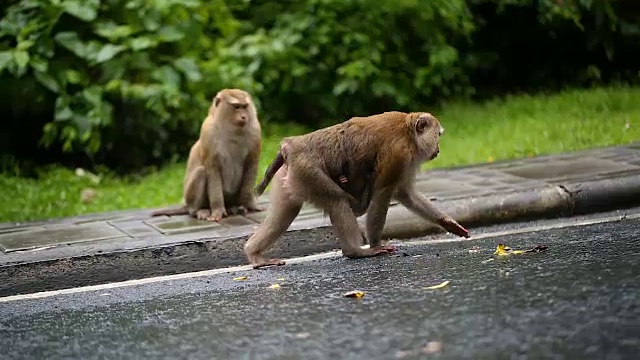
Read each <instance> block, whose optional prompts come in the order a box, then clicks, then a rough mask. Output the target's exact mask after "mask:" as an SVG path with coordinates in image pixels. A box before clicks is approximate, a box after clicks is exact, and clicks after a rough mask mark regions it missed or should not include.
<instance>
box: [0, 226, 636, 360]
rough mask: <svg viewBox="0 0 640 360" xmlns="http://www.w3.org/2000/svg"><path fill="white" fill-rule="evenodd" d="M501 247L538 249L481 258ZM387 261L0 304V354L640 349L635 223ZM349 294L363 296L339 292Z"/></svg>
mask: <svg viewBox="0 0 640 360" xmlns="http://www.w3.org/2000/svg"><path fill="white" fill-rule="evenodd" d="M500 242H503V243H506V244H508V245H510V246H512V247H513V248H517V249H526V248H528V247H532V246H534V245H536V244H541V243H542V244H546V245H548V247H549V251H548V252H546V253H539V254H525V255H511V256H506V257H496V256H493V255H491V253H492V252H493V250H494V249H495V246H496V244H497V243H500ZM475 246H477V247H479V251H478V252H469V250H472V249H473V248H474V247H475ZM400 252H404V253H405V255H407V256H395V257H390V256H387V257H378V258H372V259H365V260H355V261H354V260H347V259H344V258H333V259H326V260H319V261H313V262H307V263H301V264H290V265H287V266H284V267H278V268H270V269H266V270H263V271H243V272H238V273H226V274H218V275H212V276H206V277H197V278H192V279H183V280H174V281H167V282H161V283H154V284H147V285H138V286H134V287H126V288H118V289H110V290H100V291H94V292H85V293H78V294H71V295H59V296H53V297H49V298H43V299H33V300H19V301H12V302H6V303H0V349H1V352H0V357H1V358H3V359H45V358H46V359H54V358H56V359H57V358H82V359H89V358H118V359H121V358H172V359H174V358H175V359H185V358H189V359H212V358H215V359H236V358H246V359H302V358H304V359H330V358H334V359H396V358H404V359H413V358H424V357H425V356H427V355H426V354H425V353H428V352H434V351H435V353H436V356H437V357H440V358H473V359H503V358H504V359H506V358H546V359H551V358H557V359H567V358H570V359H580V358H585V359H632V358H636V356H637V353H638V352H639V351H640V220H638V219H635V220H624V221H621V222H613V223H605V224H596V225H589V226H581V227H572V228H563V229H556V230H546V231H537V232H530V233H525V234H516V235H508V236H501V237H495V238H487V239H482V240H476V241H470V242H451V243H443V244H437V245H434V244H432V245H420V246H402V247H401V248H400ZM492 258H493V259H494V260H493V261H489V262H486V260H488V259H492ZM243 275H246V276H248V279H247V280H244V281H234V280H232V279H233V277H237V276H243ZM279 278H283V279H284V280H278V279H279ZM445 280H449V281H450V283H449V285H448V286H446V287H444V288H441V289H436V290H426V289H423V287H425V286H430V285H435V284H438V283H441V282H442V281H445ZM274 283H279V284H280V285H281V287H280V288H279V289H271V288H268V287H269V286H270V285H272V284H274ZM356 289H359V290H363V291H365V293H366V295H365V297H363V298H361V299H351V298H344V297H343V296H342V295H343V293H344V292H346V291H350V290H356ZM430 342H431V345H430V346H427V344H428V343H430ZM434 344H435V345H439V346H435V345H434ZM438 347H440V350H439V351H438Z"/></svg>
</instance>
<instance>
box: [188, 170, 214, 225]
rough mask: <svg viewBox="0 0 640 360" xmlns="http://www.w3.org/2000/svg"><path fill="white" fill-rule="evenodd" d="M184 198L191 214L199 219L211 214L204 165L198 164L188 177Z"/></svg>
mask: <svg viewBox="0 0 640 360" xmlns="http://www.w3.org/2000/svg"><path fill="white" fill-rule="evenodd" d="M184 200H185V203H186V205H187V208H188V209H189V215H190V216H191V217H194V218H197V219H198V220H206V219H207V218H208V217H209V216H211V211H210V210H209V205H208V198H207V174H206V171H205V168H204V166H198V167H196V168H195V169H193V171H191V174H189V177H188V178H187V181H186V184H185V191H184Z"/></svg>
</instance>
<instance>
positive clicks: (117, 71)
mask: <svg viewBox="0 0 640 360" xmlns="http://www.w3.org/2000/svg"><path fill="white" fill-rule="evenodd" d="M221 9H224V2H223V1H213V2H207V4H204V3H203V2H200V1H193V0H165V1H143V0H130V1H122V0H110V1H99V0H64V1H61V0H58V1H49V0H28V1H20V2H17V3H16V4H14V5H12V6H10V7H9V8H8V9H7V10H6V15H5V16H4V18H3V19H2V21H0V37H1V38H2V39H3V41H2V45H1V48H0V70H1V71H2V77H1V78H2V81H3V83H5V81H9V82H8V84H11V85H10V86H2V90H3V95H5V96H4V97H3V98H4V99H10V100H9V101H6V100H5V101H3V103H2V108H3V109H2V110H5V111H6V110H10V111H11V112H12V113H13V114H14V117H13V119H12V121H14V122H18V121H19V123H14V124H13V125H14V130H17V131H20V130H22V129H24V128H25V127H33V126H37V127H39V128H41V129H42V133H41V138H40V143H41V144H42V145H44V147H45V148H46V147H50V146H51V145H54V144H55V145H56V146H58V147H60V148H61V149H62V151H63V152H65V153H76V154H77V153H85V154H86V155H88V156H89V157H90V158H93V160H94V161H96V160H97V161H107V162H109V163H111V164H118V165H120V166H124V167H137V166H140V165H144V164H146V163H148V162H151V161H153V160H156V159H160V158H166V157H170V156H171V154H172V153H176V152H183V151H184V147H185V140H186V139H190V138H191V137H192V135H193V133H194V132H195V131H196V130H197V128H198V126H199V121H200V120H201V118H202V116H203V114H204V113H205V111H206V108H207V105H208V104H207V103H208V98H210V97H211V96H212V95H213V94H215V88H216V87H218V86H219V84H216V79H211V78H207V79H206V80H207V81H208V82H207V81H203V80H204V77H203V74H202V72H201V71H200V67H199V65H198V63H197V61H196V59H199V58H200V57H203V56H207V55H208V54H207V52H206V51H204V50H203V49H207V48H212V47H214V43H215V41H214V40H212V39H214V38H213V36H212V37H208V36H203V34H205V33H207V32H213V31H216V30H218V31H217V32H218V33H217V34H216V33H212V34H211V35H216V36H219V35H220V34H225V33H224V31H229V30H230V29H231V30H233V28H234V27H235V26H236V25H235V22H233V21H225V20H226V19H225V18H224V16H223V15H224V12H223V11H221ZM221 14H222V15H221ZM215 20H218V21H215ZM220 20H221V21H220ZM212 23H213V24H216V26H221V27H222V28H215V27H213V28H212V26H211V24H212ZM223 30H224V31H223ZM203 83H205V84H206V86H202V84H203ZM34 115H35V116H34ZM13 136H15V133H14V134H8V136H7V139H6V140H7V143H10V142H11V139H10V137H13ZM29 140H30V141H33V140H34V139H33V138H32V139H29ZM36 140H37V139H36ZM29 145H30V146H33V145H35V144H33V143H31V144H29Z"/></svg>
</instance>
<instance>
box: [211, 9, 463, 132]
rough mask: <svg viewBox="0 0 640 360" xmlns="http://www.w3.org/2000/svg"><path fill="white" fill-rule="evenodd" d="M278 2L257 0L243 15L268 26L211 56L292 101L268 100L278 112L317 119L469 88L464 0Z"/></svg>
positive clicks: (251, 83) (265, 92)
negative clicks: (280, 5) (280, 7)
mask: <svg viewBox="0 0 640 360" xmlns="http://www.w3.org/2000/svg"><path fill="white" fill-rule="evenodd" d="M272 3H273V2H272V1H253V2H252V6H253V7H252V11H251V13H250V16H249V17H248V18H246V20H248V22H250V23H256V24H264V26H260V27H257V28H251V29H250V30H249V31H247V32H245V33H244V34H243V35H242V36H239V37H237V38H234V39H232V40H231V41H229V47H227V48H226V49H224V50H223V51H221V53H220V58H218V59H216V60H215V61H217V62H219V63H217V66H219V67H221V68H222V69H224V70H223V71H221V73H227V74H231V76H234V77H237V78H240V79H241V80H239V81H240V83H242V84H243V85H244V86H246V87H248V88H250V89H252V90H253V91H254V92H255V93H256V94H258V95H259V96H260V97H261V98H263V99H274V98H276V99H283V100H286V101H272V102H270V103H269V106H268V109H269V112H270V114H272V115H273V117H274V118H286V119H292V120H297V121H304V122H305V123H308V124H311V125H314V126H317V125H319V123H320V122H321V121H322V120H323V119H325V118H330V119H344V118H347V117H349V116H352V115H355V114H367V113H372V112H376V111H384V110H386V109H388V108H389V107H400V108H405V109H406V108H409V107H411V106H412V105H413V104H415V103H416V102H417V103H422V102H426V101H427V100H428V99H430V98H434V97H440V96H445V97H448V96H454V95H458V96H466V95H469V94H470V92H471V91H472V88H471V87H470V86H469V83H468V79H467V75H466V73H465V69H466V67H467V66H466V64H467V62H469V60H470V59H469V57H468V56H460V54H459V52H458V50H457V49H456V46H458V45H460V44H465V43H467V42H468V41H469V38H468V37H469V35H470V33H471V31H472V30H473V24H472V18H471V15H470V13H469V12H468V9H467V7H466V5H465V2H464V1H462V0H434V1H417V0H403V1H397V0H379V1H365V0H307V1H301V2H296V3H295V4H291V5H288V6H286V9H285V12H283V13H274V12H273V11H272V9H271V8H270V7H269V6H268V5H269V4H272ZM261 5H263V6H261ZM253 9H255V10H253ZM450 34H454V36H450Z"/></svg>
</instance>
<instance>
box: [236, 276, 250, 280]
mask: <svg viewBox="0 0 640 360" xmlns="http://www.w3.org/2000/svg"><path fill="white" fill-rule="evenodd" d="M248 278H249V277H248V276H238V277H234V278H233V280H235V281H240V280H247V279H248Z"/></svg>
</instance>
